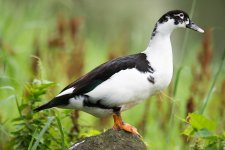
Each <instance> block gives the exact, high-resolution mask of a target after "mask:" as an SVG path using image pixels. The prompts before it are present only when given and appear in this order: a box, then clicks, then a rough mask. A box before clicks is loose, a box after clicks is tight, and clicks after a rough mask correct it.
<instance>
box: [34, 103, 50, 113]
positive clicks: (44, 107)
mask: <svg viewBox="0 0 225 150" xmlns="http://www.w3.org/2000/svg"><path fill="white" fill-rule="evenodd" d="M52 107H53V106H52V105H51V104H50V103H46V104H44V105H41V106H39V107H38V108H35V109H34V111H35V112H39V111H41V110H44V109H48V108H52Z"/></svg>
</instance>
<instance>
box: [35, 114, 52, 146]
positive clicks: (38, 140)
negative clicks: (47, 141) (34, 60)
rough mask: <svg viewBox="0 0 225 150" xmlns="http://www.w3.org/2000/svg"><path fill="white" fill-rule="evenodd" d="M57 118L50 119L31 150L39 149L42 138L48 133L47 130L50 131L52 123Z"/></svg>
mask: <svg viewBox="0 0 225 150" xmlns="http://www.w3.org/2000/svg"><path fill="white" fill-rule="evenodd" d="M54 118H55V117H48V122H47V123H46V124H45V126H44V128H43V129H42V130H41V132H40V134H39V135H38V138H37V140H36V141H35V143H34V145H33V146H32V148H31V150H36V149H37V147H38V144H39V142H40V140H41V138H42V136H43V135H44V133H45V132H46V130H47V129H48V127H49V126H50V125H51V123H52V122H53V120H54Z"/></svg>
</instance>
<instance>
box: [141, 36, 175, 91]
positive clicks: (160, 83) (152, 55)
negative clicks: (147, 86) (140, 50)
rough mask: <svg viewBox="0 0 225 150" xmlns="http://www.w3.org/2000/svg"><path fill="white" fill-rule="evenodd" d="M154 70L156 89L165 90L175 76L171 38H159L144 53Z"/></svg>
mask: <svg viewBox="0 0 225 150" xmlns="http://www.w3.org/2000/svg"><path fill="white" fill-rule="evenodd" d="M144 53H146V54H147V59H148V61H149V62H150V65H151V66H152V68H153V69H154V74H153V77H154V79H155V88H156V89H157V90H163V89H165V88H166V87H167V86H168V85H169V83H170V82H171V79H172V75H173V54H172V47H171V42H170V37H169V36H165V37H164V36H159V35H158V36H157V37H155V38H154V40H152V41H151V42H150V44H149V47H148V48H147V49H146V51H144Z"/></svg>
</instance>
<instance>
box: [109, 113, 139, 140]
mask: <svg viewBox="0 0 225 150" xmlns="http://www.w3.org/2000/svg"><path fill="white" fill-rule="evenodd" d="M113 119H114V125H113V129H116V130H124V131H127V132H130V133H132V134H134V135H138V136H140V134H139V133H138V132H137V129H136V128H135V127H133V126H131V125H129V124H127V123H123V121H122V118H121V115H120V113H119V114H113Z"/></svg>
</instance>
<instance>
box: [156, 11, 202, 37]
mask: <svg viewBox="0 0 225 150" xmlns="http://www.w3.org/2000/svg"><path fill="white" fill-rule="evenodd" d="M180 27H181V28H189V29H192V30H195V31H198V32H201V33H203V32H204V30H202V29H201V28H200V27H198V26H197V25H196V24H195V23H194V22H193V21H191V19H190V18H189V16H188V14H187V13H186V12H184V11H182V10H172V11H169V12H167V13H166V14H164V15H163V16H162V17H161V18H160V19H159V20H158V22H157V23H156V26H155V28H154V31H153V35H152V36H154V35H156V34H157V33H162V34H170V33H171V32H172V31H173V30H174V29H176V28H180Z"/></svg>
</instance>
